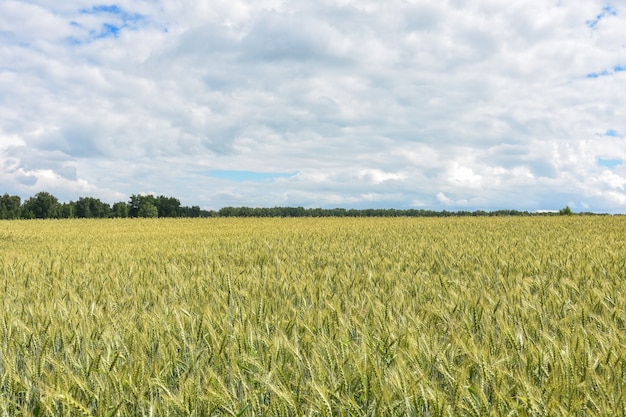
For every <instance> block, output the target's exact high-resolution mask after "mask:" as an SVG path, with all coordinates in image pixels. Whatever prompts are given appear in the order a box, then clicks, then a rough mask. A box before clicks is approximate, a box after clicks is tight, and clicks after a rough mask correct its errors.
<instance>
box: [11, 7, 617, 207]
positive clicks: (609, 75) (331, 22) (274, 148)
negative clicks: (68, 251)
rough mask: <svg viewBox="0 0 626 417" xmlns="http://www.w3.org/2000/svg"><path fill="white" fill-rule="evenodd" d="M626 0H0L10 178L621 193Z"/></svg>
mask: <svg viewBox="0 0 626 417" xmlns="http://www.w3.org/2000/svg"><path fill="white" fill-rule="evenodd" d="M625 16H626V2H625V1H623V0H615V1H606V0H598V1H597V0H509V1H506V2H505V1H501V0H436V1H434V0H387V1H384V2H383V1H377V0H376V1H374V0H316V1H305V0H255V1H252V0H207V1H197V0H176V1H173V0H171V1H159V0H121V1H117V2H111V3H106V2H105V3H100V2H97V1H96V2H94V1H87V0H64V1H62V2H61V1H52V0H23V1H15V0H1V1H0V194H3V193H8V194H10V195H19V196H21V197H22V198H24V199H25V198H28V197H30V196H33V195H35V194H36V193H37V192H40V191H47V192H50V193H52V194H53V195H55V196H56V197H57V198H59V200H60V201H70V200H74V201H75V200H77V199H78V198H79V197H95V198H99V199H101V200H102V201H105V202H108V203H114V202H117V201H127V200H128V198H129V197H130V195H132V194H154V195H165V196H172V197H177V198H178V199H180V201H181V203H182V204H183V205H189V206H191V205H199V206H200V207H202V208H204V209H219V208H221V207H226V206H250V207H274V206H304V207H324V208H332V207H345V208H396V209H410V208H413V209H430V210H499V209H517V210H529V211H535V210H558V209H560V208H563V207H565V206H566V205H568V206H569V207H570V208H571V209H572V210H573V211H594V212H608V213H626V188H625V186H626V164H625V163H624V161H626V114H625V113H626V94H625V92H626V19H625Z"/></svg>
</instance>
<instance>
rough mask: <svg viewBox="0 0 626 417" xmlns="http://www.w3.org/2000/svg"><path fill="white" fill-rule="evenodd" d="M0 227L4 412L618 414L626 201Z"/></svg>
mask: <svg viewBox="0 0 626 417" xmlns="http://www.w3.org/2000/svg"><path fill="white" fill-rule="evenodd" d="M0 226H1V229H0V276H1V278H2V281H0V297H1V300H2V308H1V309H0V413H2V415H7V416H20V415H21V416H57V415H58V416H68V415H70V416H71V415H73V416H117V415H119V416H168V415H169V416H188V415H190V416H208V415H216V416H218V415H232V416H253V415H254V416H256V415H272V416H273V415H281V416H303V415H314V416H315V415H346V416H349V415H355V416H356V415H371V416H380V415H415V416H490V415H492V416H507V415H508V416H620V415H621V416H624V415H626V401H625V399H626V390H625V385H626V384H625V382H626V291H625V290H626V219H625V218H622V217H618V216H616V217H608V216H597V217H595V216H594V217H584V216H571V217H570V216H568V217H561V216H559V217H515V218H444V219H436V218H435V219H433V218H430V219H429V218H420V219H407V218H396V219H388V218H387V219H358V218H357V219H332V218H331V219H219V218H218V219H174V220H165V219H152V220H139V219H117V220H49V221H5V222H2V224H0Z"/></svg>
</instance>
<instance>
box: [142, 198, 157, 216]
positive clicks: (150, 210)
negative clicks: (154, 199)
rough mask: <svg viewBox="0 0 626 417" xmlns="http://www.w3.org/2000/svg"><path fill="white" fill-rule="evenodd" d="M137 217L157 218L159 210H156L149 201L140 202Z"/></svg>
mask: <svg viewBox="0 0 626 417" xmlns="http://www.w3.org/2000/svg"><path fill="white" fill-rule="evenodd" d="M137 216H138V217H150V218H155V217H159V209H157V207H156V206H155V205H154V204H153V203H151V202H150V201H145V202H142V204H141V207H139V212H138V213H137Z"/></svg>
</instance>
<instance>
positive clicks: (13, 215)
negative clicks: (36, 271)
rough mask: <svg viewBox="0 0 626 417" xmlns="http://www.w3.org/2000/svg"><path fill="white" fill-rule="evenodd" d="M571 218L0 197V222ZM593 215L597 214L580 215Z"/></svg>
mask: <svg viewBox="0 0 626 417" xmlns="http://www.w3.org/2000/svg"><path fill="white" fill-rule="evenodd" d="M555 214H560V215H570V214H573V213H572V211H571V210H570V208H569V207H565V208H563V209H561V210H560V211H558V212H555V213H532V212H528V211H518V210H496V211H484V210H476V211H446V210H443V211H435V210H424V209H406V210H396V209H345V208H332V209H322V208H304V207H271V208H267V207H224V208H222V209H220V210H217V211H215V210H202V209H201V208H200V207H199V206H191V207H187V206H182V205H181V204H180V201H179V200H178V199H177V198H174V197H166V196H163V195H160V196H158V197H155V196H154V195H137V194H133V195H131V196H130V200H129V201H128V202H123V201H121V202H117V203H114V204H113V205H109V204H107V203H104V202H102V201H100V200H99V199H97V198H93V197H80V198H79V199H78V200H77V201H70V202H68V203H61V202H59V200H58V199H57V198H56V197H55V196H53V195H52V194H50V193H48V192H45V191H42V192H39V193H37V194H36V195H35V196H33V197H30V198H29V199H27V200H25V201H24V202H22V201H21V198H20V197H19V196H14V195H13V196H12V195H9V194H6V193H5V194H4V195H3V196H2V197H0V219H73V218H92V219H93V218H95V219H102V218H112V217H118V218H119V217H451V216H531V215H533V216H536V215H544V216H545V215H555ZM581 214H594V213H581Z"/></svg>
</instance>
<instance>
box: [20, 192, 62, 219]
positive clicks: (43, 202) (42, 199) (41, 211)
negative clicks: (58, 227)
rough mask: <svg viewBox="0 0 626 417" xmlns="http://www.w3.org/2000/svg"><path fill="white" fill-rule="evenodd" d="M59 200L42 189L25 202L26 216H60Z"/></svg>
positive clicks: (36, 217)
mask: <svg viewBox="0 0 626 417" xmlns="http://www.w3.org/2000/svg"><path fill="white" fill-rule="evenodd" d="M59 209H60V204H59V200H58V199H57V198H56V197H55V196H53V195H52V194H50V193H48V192H45V191H41V192H39V193H37V194H35V196H34V197H31V198H29V199H28V200H26V201H25V202H24V206H23V210H24V212H25V213H26V218H29V217H30V218H35V219H52V218H58V217H59V214H60V213H59Z"/></svg>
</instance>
